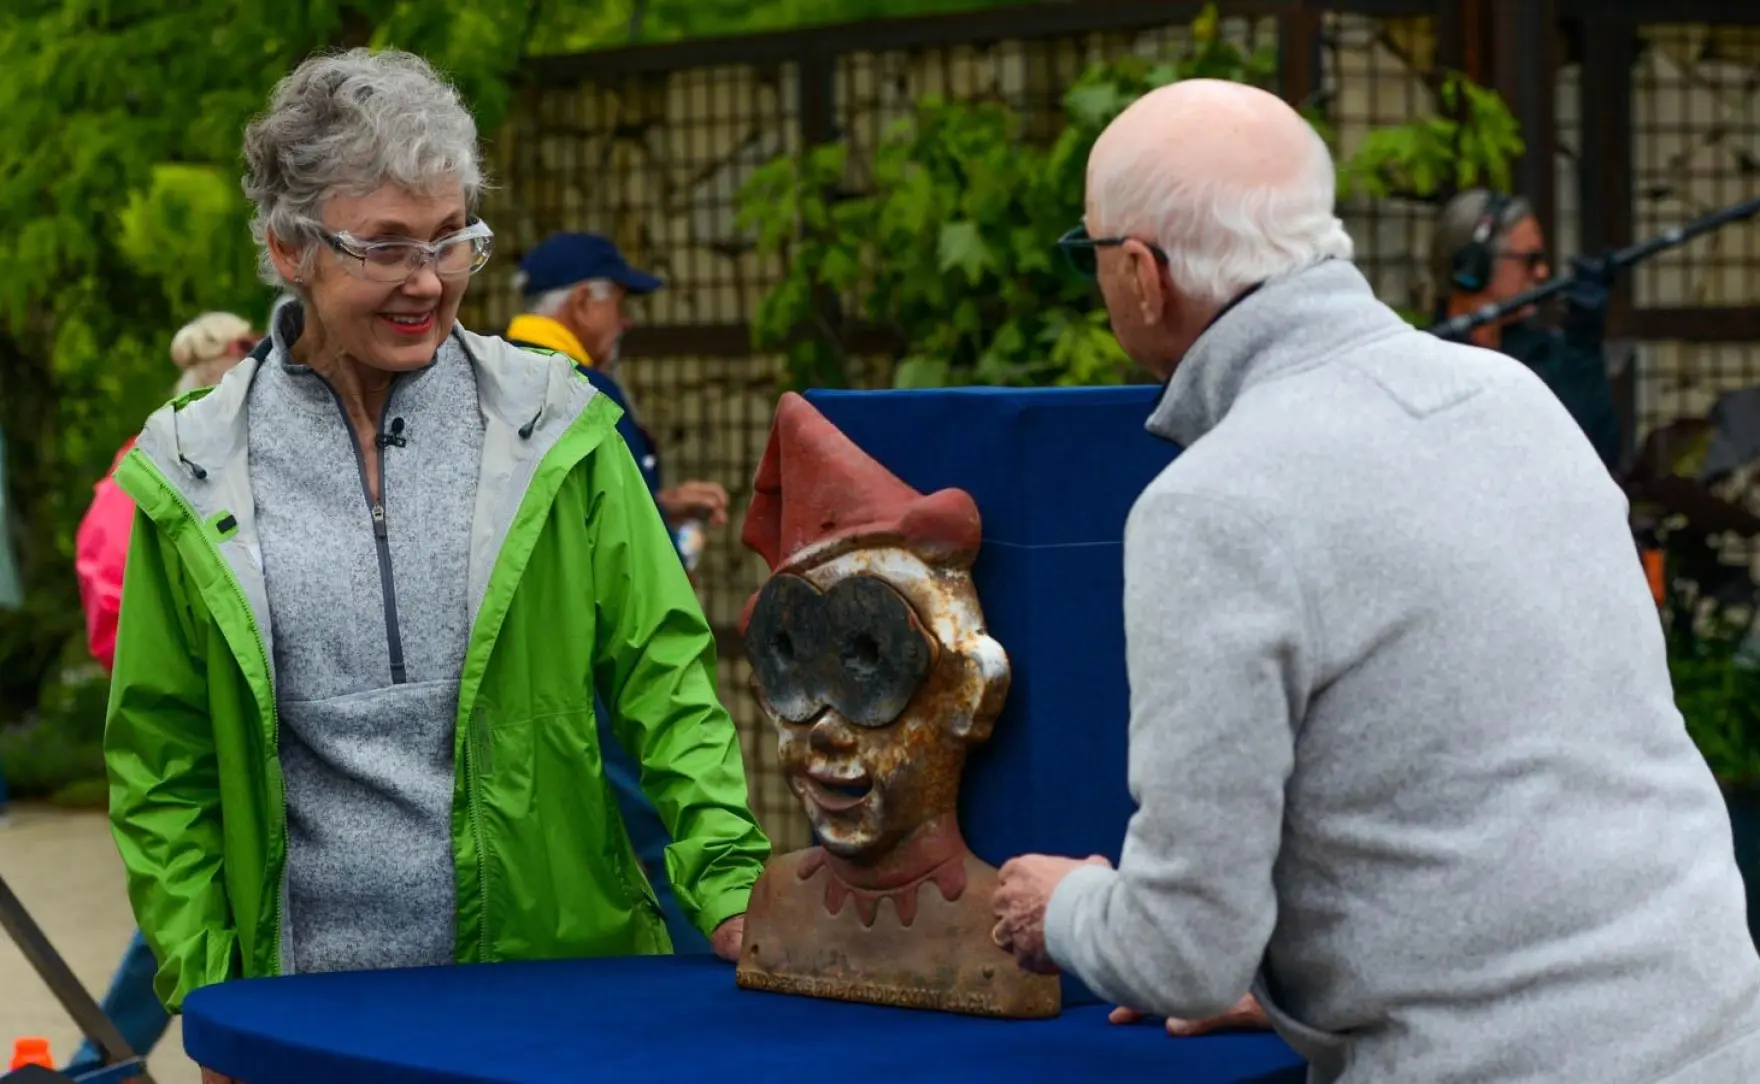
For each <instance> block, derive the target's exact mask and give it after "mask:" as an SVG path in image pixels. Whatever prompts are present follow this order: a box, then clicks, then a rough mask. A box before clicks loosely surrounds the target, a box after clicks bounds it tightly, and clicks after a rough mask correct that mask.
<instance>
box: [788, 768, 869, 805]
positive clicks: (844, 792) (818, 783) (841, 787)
mask: <svg viewBox="0 0 1760 1084" xmlns="http://www.w3.org/2000/svg"><path fill="white" fill-rule="evenodd" d="M801 786H802V789H803V790H805V791H806V797H807V798H808V800H810V801H811V802H812V803H813V804H814V805H816V806H818V807H819V808H820V809H823V810H824V811H825V812H827V813H842V812H845V811H846V810H850V809H854V808H855V807H856V806H858V805H861V804H862V803H863V802H864V801H866V800H867V798H868V795H870V794H872V793H873V791H874V781H873V780H872V779H869V778H868V777H867V776H866V775H863V776H861V777H859V778H856V779H841V778H838V777H837V776H833V775H819V774H815V773H813V772H808V773H807V774H806V775H805V776H804V777H802V779H801Z"/></svg>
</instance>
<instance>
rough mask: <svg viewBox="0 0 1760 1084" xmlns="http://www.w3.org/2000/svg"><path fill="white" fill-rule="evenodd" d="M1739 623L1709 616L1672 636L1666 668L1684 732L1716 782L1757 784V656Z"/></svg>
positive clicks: (1759, 756)
mask: <svg viewBox="0 0 1760 1084" xmlns="http://www.w3.org/2000/svg"><path fill="white" fill-rule="evenodd" d="M1745 629H1746V625H1745V624H1743V623H1735V622H1729V621H1725V620H1720V619H1715V618H1714V619H1711V620H1710V621H1709V624H1708V627H1707V628H1705V629H1703V630H1701V631H1697V632H1692V633H1681V632H1678V631H1677V632H1676V633H1675V634H1674V635H1672V636H1671V637H1670V643H1669V658H1668V669H1669V675H1670V676H1671V677H1672V678H1673V680H1674V695H1675V705H1676V706H1677V707H1678V708H1679V709H1680V713H1681V716H1682V718H1683V719H1685V720H1686V725H1687V732H1688V733H1689V734H1691V735H1692V737H1693V742H1694V743H1695V744H1696V745H1698V747H1699V751H1700V752H1701V753H1703V754H1704V756H1705V760H1706V763H1708V764H1709V765H1710V766H1711V771H1712V773H1713V774H1714V775H1716V776H1717V778H1718V779H1719V780H1721V781H1722V782H1724V783H1725V784H1728V785H1730V786H1737V787H1752V786H1755V785H1760V659H1755V658H1752V657H1750V656H1748V655H1745V654H1744V652H1743V651H1742V639H1743V635H1744V632H1745Z"/></svg>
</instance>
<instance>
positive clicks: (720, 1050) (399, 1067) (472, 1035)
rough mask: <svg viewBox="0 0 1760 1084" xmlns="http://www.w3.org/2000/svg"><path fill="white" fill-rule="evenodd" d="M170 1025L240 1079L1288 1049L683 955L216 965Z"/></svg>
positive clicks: (1253, 1055)
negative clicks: (939, 999) (781, 982)
mask: <svg viewBox="0 0 1760 1084" xmlns="http://www.w3.org/2000/svg"><path fill="white" fill-rule="evenodd" d="M183 1039H184V1047H185V1048H186V1049H187V1050H188V1051H189V1055H190V1057H191V1058H193V1059H195V1061H197V1062H198V1063H200V1064H202V1065H205V1066H208V1067H209V1068H212V1069H216V1070H218V1071H220V1072H222V1073H226V1074H229V1075H231V1076H234V1077H237V1078H238V1079H240V1080H243V1081H245V1082H247V1084H312V1082H315V1081H323V1082H325V1084H357V1082H358V1084H442V1082H444V1084H467V1082H468V1084H489V1082H498V1084H499V1082H508V1084H512V1082H519V1084H550V1082H563V1081H617V1082H619V1084H622V1082H655V1084H663V1082H669V1081H680V1082H683V1081H689V1082H693V1084H695V1082H698V1081H703V1080H715V1081H728V1082H739V1084H746V1082H751V1084H790V1082H795V1081H800V1082H806V1081H813V1082H824V1084H862V1082H866V1081H874V1082H877V1084H879V1082H884V1084H901V1082H903V1081H910V1082H912V1084H938V1082H942V1081H946V1082H949V1084H956V1082H957V1084H972V1082H974V1081H986V1080H1004V1079H1006V1080H1011V1081H1037V1080H1066V1081H1089V1080H1094V1081H1112V1080H1118V1081H1145V1082H1148V1081H1156V1082H1162V1081H1167V1082H1186V1084H1222V1082H1236V1081H1249V1080H1255V1079H1259V1078H1263V1077H1265V1075H1266V1074H1271V1073H1278V1072H1280V1071H1287V1070H1289V1069H1290V1068H1292V1067H1295V1066H1298V1065H1299V1064H1300V1062H1299V1060H1298V1059H1297V1057H1296V1055H1295V1054H1294V1053H1292V1052H1291V1051H1290V1050H1289V1048H1288V1047H1286V1046H1285V1045H1284V1044H1283V1043H1282V1042H1281V1041H1280V1040H1279V1039H1277V1038H1276V1037H1274V1036H1271V1035H1263V1034H1260V1035H1224V1036H1209V1037H1205V1038H1201V1039H1170V1038H1168V1037H1167V1035H1165V1034H1164V1033H1163V1032H1162V1031H1161V1029H1160V1028H1158V1027H1152V1026H1139V1027H1129V1028H1121V1027H1113V1026H1111V1025H1109V1024H1107V1023H1106V1010H1105V1008H1103V1007H1101V1006H1086V1007H1082V1008H1078V1009H1072V1010H1067V1011H1066V1012H1065V1013H1064V1015H1063V1016H1061V1017H1059V1018H1058V1019H1055V1020H1045V1021H1009V1020H986V1019H981V1018H976V1017H963V1016H953V1015H948V1014H942V1013H930V1012H920V1011H916V1010H911V1009H889V1008H880V1007H876V1006H870V1005H853V1004H847V1003H844V1002H837V1001H820V1000H816V999H811V998H800V997H791V996H788V995H784V994H769V993H759V992H755V991H749V990H741V989H739V988H737V987H736V986H735V985H734V982H733V970H732V968H731V967H729V966H728V965H726V964H723V963H721V962H719V961H717V960H714V959H712V958H705V957H693V956H656V957H637V958H622V959H608V960H560V961H549V962H544V963H525V964H492V965H488V966H472V967H445V968H427V969H422V970H415V971H372V972H356V973H352V974H348V973H343V974H332V975H303V976H295V977H291V978H282V979H257V980H249V981H243V982H232V983H226V984H224V985H220V986H212V987H208V988H207V989H204V990H199V991H197V992H196V993H194V994H193V995H191V996H190V998H189V1000H188V1002H187V1003H186V1005H185V1008H184V1022H183ZM1270 1079H1275V1078H1270ZM1294 1079H1297V1080H1299V1079H1300V1077H1296V1078H1294Z"/></svg>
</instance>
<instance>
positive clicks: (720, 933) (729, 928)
mask: <svg viewBox="0 0 1760 1084" xmlns="http://www.w3.org/2000/svg"><path fill="white" fill-rule="evenodd" d="M745 940H746V916H744V915H734V916H733V917H732V918H730V919H728V920H727V921H726V922H723V923H722V924H721V925H719V926H717V927H715V932H714V933H712V934H710V935H709V947H710V948H711V949H713V950H714V951H715V955H717V956H719V957H721V958H722V959H723V960H726V961H727V962H728V963H730V964H736V963H739V950H740V947H741V946H742V945H744V944H745ZM203 1084H206V1082H205V1081H204V1082H203Z"/></svg>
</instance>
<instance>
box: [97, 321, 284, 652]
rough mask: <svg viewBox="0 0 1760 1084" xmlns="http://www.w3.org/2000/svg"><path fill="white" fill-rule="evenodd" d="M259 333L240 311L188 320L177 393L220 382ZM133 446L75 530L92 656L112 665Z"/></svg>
mask: <svg viewBox="0 0 1760 1084" xmlns="http://www.w3.org/2000/svg"><path fill="white" fill-rule="evenodd" d="M260 337H261V336H259V335H257V333H256V332H255V331H253V330H252V329H251V325H250V324H249V323H248V322H246V321H245V320H244V319H243V318H242V317H238V316H234V315H233V314H231V313H229V312H210V313H207V314H206V315H203V316H199V317H197V318H196V319H194V320H192V321H190V322H189V323H188V324H185V325H184V327H183V329H182V330H181V331H179V332H178V333H177V335H176V336H175V337H174V338H173V339H172V340H171V360H172V361H173V362H175V363H176V364H177V367H178V368H179V369H181V370H182V371H183V372H182V375H181V376H179V377H178V380H177V389H176V391H175V392H174V393H173V394H174V396H181V395H184V394H186V393H188V392H192V391H195V390H196V389H198V388H206V387H210V386H212V385H214V384H218V383H219V382H220V378H221V377H223V376H225V375H226V373H227V371H228V370H230V369H231V368H232V367H233V366H234V365H237V364H238V363H239V362H240V361H242V360H244V358H245V357H246V356H248V355H249V354H250V352H251V349H252V347H254V346H255V345H256V344H257V341H258V339H259V338H260ZM133 447H134V438H133V437H130V438H129V439H128V442H127V443H125V444H124V445H123V446H122V449H121V450H120V451H118V452H117V453H116V459H115V461H114V462H112V463H111V464H110V470H109V471H108V472H107V473H105V475H104V477H103V478H102V479H101V480H99V482H98V484H97V485H96V486H95V487H94V492H93V495H92V504H91V507H90V508H88V509H86V514H85V518H83V519H82V520H80V524H79V533H78V534H76V535H75V536H74V571H75V573H76V574H77V575H78V577H79V596H80V604H81V605H82V606H83V607H84V608H85V614H86V642H87V644H89V645H90V647H91V651H92V657H93V658H94V659H97V660H98V663H99V664H100V665H102V666H103V667H104V669H105V671H109V670H110V668H111V666H112V665H113V664H114V662H115V659H116V615H117V613H118V612H119V610H120V609H121V605H122V570H123V567H124V565H125V564H126V563H127V561H128V538H129V529H130V528H131V527H132V526H133V525H134V502H133V501H130V500H129V499H128V495H127V494H126V493H124V492H122V490H121V489H120V488H118V486H117V485H116V480H115V477H114V476H115V471H116V467H117V465H118V464H120V463H121V462H122V457H123V456H125V455H127V454H128V450H129V449H130V448H133Z"/></svg>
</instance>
